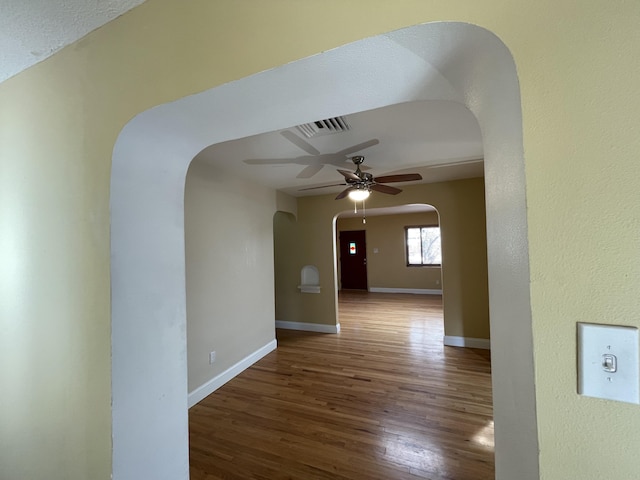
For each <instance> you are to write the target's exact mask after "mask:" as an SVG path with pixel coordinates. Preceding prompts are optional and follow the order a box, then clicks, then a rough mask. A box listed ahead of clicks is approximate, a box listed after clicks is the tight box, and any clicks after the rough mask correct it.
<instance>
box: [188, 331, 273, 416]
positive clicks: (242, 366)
mask: <svg viewBox="0 0 640 480" xmlns="http://www.w3.org/2000/svg"><path fill="white" fill-rule="evenodd" d="M277 346H278V342H277V341H276V340H271V341H270V342H269V343H267V344H266V345H265V346H263V347H260V348H259V349H258V350H256V351H255V352H253V353H252V354H250V355H247V356H246V357H244V358H243V359H242V360H240V361H239V362H238V363H236V364H235V365H233V366H231V367H229V368H227V369H226V370H225V371H224V372H222V373H221V374H220V375H216V376H215V377H213V378H212V379H211V380H209V381H208V382H206V383H204V384H202V385H200V386H199V387H198V388H196V389H195V390H194V391H193V392H190V393H189V398H188V402H189V408H191V407H193V406H194V405H195V404H196V403H198V402H199V401H201V400H202V399H204V398H206V397H208V396H209V395H211V394H212V393H213V392H215V391H216V390H217V389H218V388H220V387H221V386H222V385H224V384H225V383H227V382H228V381H229V380H231V379H232V378H233V377H235V376H237V375H238V374H240V373H242V372H243V371H244V370H246V369H247V368H249V367H250V366H251V365H253V364H254V363H256V362H257V361H258V360H260V359H261V358H262V357H264V356H265V355H266V354H268V353H270V352H272V351H274V350H275V349H276V348H277Z"/></svg>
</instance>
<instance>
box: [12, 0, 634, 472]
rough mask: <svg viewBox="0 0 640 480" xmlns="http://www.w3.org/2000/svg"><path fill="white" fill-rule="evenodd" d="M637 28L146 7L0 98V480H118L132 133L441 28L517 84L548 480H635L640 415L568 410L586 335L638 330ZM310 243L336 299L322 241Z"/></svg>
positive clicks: (327, 8) (313, 10) (399, 5)
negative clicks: (115, 252)
mask: <svg viewBox="0 0 640 480" xmlns="http://www.w3.org/2000/svg"><path fill="white" fill-rule="evenodd" d="M363 11H366V21H363ZM292 18H295V21H291V19H292ZM638 18H640V3H639V2H632V1H626V2H616V3H611V2H556V1H550V0H543V1H538V2H529V1H524V0H521V1H513V2H504V1H498V0H487V1H484V2H477V1H473V0H461V1H458V2H449V1H444V0H436V1H433V2H422V1H415V0H400V1H397V2H388V1H386V0H384V1H383V0H366V1H365V0H354V1H351V2H344V1H335V0H330V1H325V2H299V1H294V0H284V1H280V2H234V1H231V0H220V1H216V2H210V1H206V0H192V1H190V2H174V1H171V0H149V1H148V2H146V3H145V4H143V5H142V6H141V7H139V8H137V9H134V10H133V11H132V12H130V13H128V14H126V15H124V16H122V17H120V18H118V19H117V20H115V21H114V22H112V23H111V24H109V25H107V26H105V27H103V28H101V29H99V30H97V31H95V32H93V33H92V34H90V35H89V36H87V37H86V38H84V39H83V40H81V41H80V42H77V43H75V44H74V45H71V46H69V47H67V48H65V49H63V50H62V51H61V52H59V53H57V54H56V55H54V56H53V57H51V58H50V59H48V60H46V61H44V62H42V63H40V64H38V65H36V66H35V67H33V68H31V69H29V70H28V71H26V72H24V73H22V74H20V75H17V76H16V77H14V78H12V79H10V80H8V81H6V82H3V83H2V84H0V145H1V146H2V147H1V148H0V222H1V223H0V265H2V269H1V271H2V273H1V282H2V284H1V288H0V390H1V391H2V392H3V395H2V398H0V425H2V428H1V429H0V477H2V478H9V479H15V478H29V479H44V478H46V479H66V480H76V479H79V480H80V479H87V478H91V479H108V478H109V476H110V455H111V437H110V414H111V412H110V309H109V297H110V290H109V282H110V272H109V193H108V192H109V175H110V167H111V164H110V159H111V155H112V150H113V146H114V143H115V140H116V137H117V135H118V132H120V130H121V129H122V127H123V126H124V125H125V124H126V123H127V122H128V121H129V119H131V118H132V117H133V116H135V115H136V114H138V113H140V112H142V111H144V110H146V109H148V108H151V107H153V106H155V105H158V104H160V103H163V102H167V101H170V100H173V99H176V98H181V97H183V96H185V95H189V94H192V93H195V92H198V91H202V90H205V89H208V88H211V87H213V86H216V85H220V84H223V83H225V82H229V81H232V80H234V79H238V78H241V77H244V76H247V75H250V74H252V73H255V72H259V71H262V70H265V69H268V68H272V67H275V66H278V65H282V64H285V63H287V62H290V61H293V60H295V59H298V58H301V57H304V56H308V55H313V54H316V53H318V52H321V51H325V50H328V49H331V48H335V47H337V46H339V45H341V44H344V43H347V42H350V41H354V40H357V39H361V38H364V37H367V36H371V35H376V34H379V33H383V32H386V31H389V30H392V29H395V28H400V27H403V26H406V25H412V24H416V23H421V22H429V21H443V20H449V21H462V22H468V23H472V24H476V25H480V26H482V27H484V28H487V29H488V30H490V31H492V32H494V33H495V34H496V35H497V36H498V37H499V38H500V39H501V40H502V41H503V42H504V43H505V44H506V45H507V47H508V48H509V49H510V51H511V52H512V54H513V57H514V62H515V65H516V67H517V71H518V75H519V81H520V86H521V96H522V118H523V134H524V152H525V158H526V173H527V177H526V192H527V206H528V225H529V229H528V232H529V233H528V239H529V246H530V266H531V275H530V277H531V305H532V313H533V333H534V354H535V368H536V402H537V417H538V425H537V428H538V432H539V439H540V468H541V476H542V478H544V479H545V480H557V479H580V480H591V479H593V480H595V479H599V478H611V479H614V478H615V479H627V478H635V477H636V476H637V466H638V459H637V439H638V432H639V431H640V410H639V409H638V408H637V406H635V405H626V404H620V403H614V402H608V401H600V400H593V399H588V398H584V397H579V396H578V395H576V389H575V380H576V366H575V363H576V362H575V350H576V344H575V323H576V321H594V322H601V323H613V324H615V323H619V324H625V325H633V326H640V320H639V319H638V315H637V310H638V305H637V299H638V298H640V255H638V254H637V252H638V251H639V250H640V245H639V240H638V234H637V232H638V230H639V228H640V219H639V216H638V211H637V209H634V208H631V207H630V206H633V205H636V204H637V203H638V202H637V200H638V191H640V175H638V163H637V154H638V151H640V136H639V135H637V130H638V128H637V127H638V111H640V96H638V95H636V94H635V92H636V90H637V83H638V81H637V80H638V72H639V71H640V56H638V55H637V54H636V52H637V51H638V50H640V29H638V28H637V25H638ZM502 187H503V188H505V189H508V188H512V187H513V188H520V187H519V186H512V185H503V186H502ZM313 202H314V201H313V200H305V201H304V202H302V203H301V206H302V207H303V209H304V210H305V211H310V210H314V211H319V212H322V213H323V215H322V216H321V217H320V218H319V219H318V221H317V223H318V227H317V233H318V234H319V235H320V236H323V235H324V233H323V232H324V230H325V229H327V226H328V224H329V225H330V222H331V218H332V212H330V211H325V208H324V207H322V206H321V205H314V204H313ZM325 213H326V215H325ZM441 213H443V212H442V210H441ZM594 217H596V218H598V222H595V223H594V222H593V218H594ZM300 221H301V222H305V225H304V228H305V229H306V230H307V231H309V232H313V230H314V228H313V227H312V226H311V225H309V224H308V223H310V222H309V221H307V220H302V219H301V220H300ZM470 228H471V227H470ZM329 230H330V229H329ZM327 235H328V236H329V237H331V236H332V234H331V233H328V234H327ZM319 243H321V244H322V245H320V246H319V248H318V251H319V255H320V258H319V259H312V260H314V261H316V260H317V261H318V263H319V264H320V265H319V266H320V267H321V269H322V272H321V275H322V278H323V279H324V280H323V281H327V280H326V279H327V278H330V277H331V273H330V264H331V262H332V261H333V259H332V252H330V251H327V248H328V247H325V246H323V245H329V244H330V243H331V242H330V241H329V240H327V239H326V238H324V239H319ZM594 252H597V255H594ZM324 259H327V260H326V262H325V260H324ZM585 259H589V261H585ZM464 260H466V259H464V257H462V265H460V267H461V268H463V267H465V263H466V262H465V261H464ZM328 265H329V266H328ZM594 272H597V275H595V274H594ZM463 280H464V276H462V277H461V278H460V281H461V282H463ZM448 281H449V279H448V278H447V276H446V274H445V278H444V282H445V284H447V282H448ZM330 283H331V281H330V280H329V284H330ZM329 288H330V285H329ZM445 288H448V286H446V287H445ZM454 288H455V290H457V291H461V292H464V291H467V290H473V289H474V288H475V285H466V284H464V283H463V284H462V285H455V286H454ZM326 304H327V305H328V310H329V311H330V312H331V311H332V309H335V303H334V302H332V301H331V299H328V300H327V302H326ZM463 313H464V312H458V314H459V315H462V314H463ZM330 317H331V314H330V315H328V318H330ZM317 320H323V319H322V318H319V319H317ZM43 405H45V406H46V408H43ZM61 432H64V434H63V435H62V434H61ZM603 445H606V446H607V450H606V454H603V450H602V446H603Z"/></svg>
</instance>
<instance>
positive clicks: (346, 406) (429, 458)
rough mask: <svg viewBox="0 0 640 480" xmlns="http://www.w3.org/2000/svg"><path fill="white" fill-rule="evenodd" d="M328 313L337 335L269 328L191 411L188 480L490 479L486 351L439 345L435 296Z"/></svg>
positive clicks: (351, 301)
mask: <svg viewBox="0 0 640 480" xmlns="http://www.w3.org/2000/svg"><path fill="white" fill-rule="evenodd" d="M339 311H340V323H341V328H342V331H341V333H340V334H338V335H330V334H316V333H309V332H295V331H287V330H278V332H277V337H278V349H277V351H275V352H272V353H271V354H269V355H267V356H266V357H265V358H263V359H262V360H260V361H259V362H258V363H256V364H255V365H254V366H252V367H251V368H249V369H247V370H246V371H244V372H243V373H242V374H240V375H239V376H238V377H236V378H235V379H233V380H232V381H231V382H229V383H227V384H226V385H224V386H223V387H222V388H220V389H218V390H217V391H216V392H215V393H213V394H212V395H210V396H209V397H207V398H206V399H204V400H203V401H202V402H200V403H199V404H198V405H196V406H194V407H193V408H192V409H191V410H190V412H189V428H190V458H191V479H192V480H205V479H207V480H211V479H301V480H311V479H415V478H427V479H431V480H484V479H493V478H494V466H493V465H494V462H493V421H492V399H491V366H490V359H489V352H488V351H485V350H474V349H464V348H455V347H443V346H442V337H443V326H442V305H441V299H440V297H436V296H428V295H399V294H371V293H366V292H341V293H340V302H339Z"/></svg>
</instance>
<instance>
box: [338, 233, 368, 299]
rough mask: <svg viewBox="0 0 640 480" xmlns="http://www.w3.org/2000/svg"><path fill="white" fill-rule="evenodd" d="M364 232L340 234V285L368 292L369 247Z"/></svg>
mask: <svg viewBox="0 0 640 480" xmlns="http://www.w3.org/2000/svg"><path fill="white" fill-rule="evenodd" d="M365 240H366V236H365V231H364V230H353V231H346V232H340V284H341V286H342V288H346V289H355V290H367V247H366V241H365Z"/></svg>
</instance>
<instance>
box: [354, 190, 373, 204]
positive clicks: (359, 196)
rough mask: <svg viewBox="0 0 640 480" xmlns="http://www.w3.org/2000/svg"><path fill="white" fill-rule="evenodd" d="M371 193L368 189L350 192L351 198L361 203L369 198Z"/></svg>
mask: <svg viewBox="0 0 640 480" xmlns="http://www.w3.org/2000/svg"><path fill="white" fill-rule="evenodd" d="M370 194H371V192H370V191H369V190H368V189H364V188H358V189H355V190H351V191H350V192H349V198H350V199H351V200H353V201H354V202H361V201H363V200H366V199H367V198H369V195H370Z"/></svg>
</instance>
